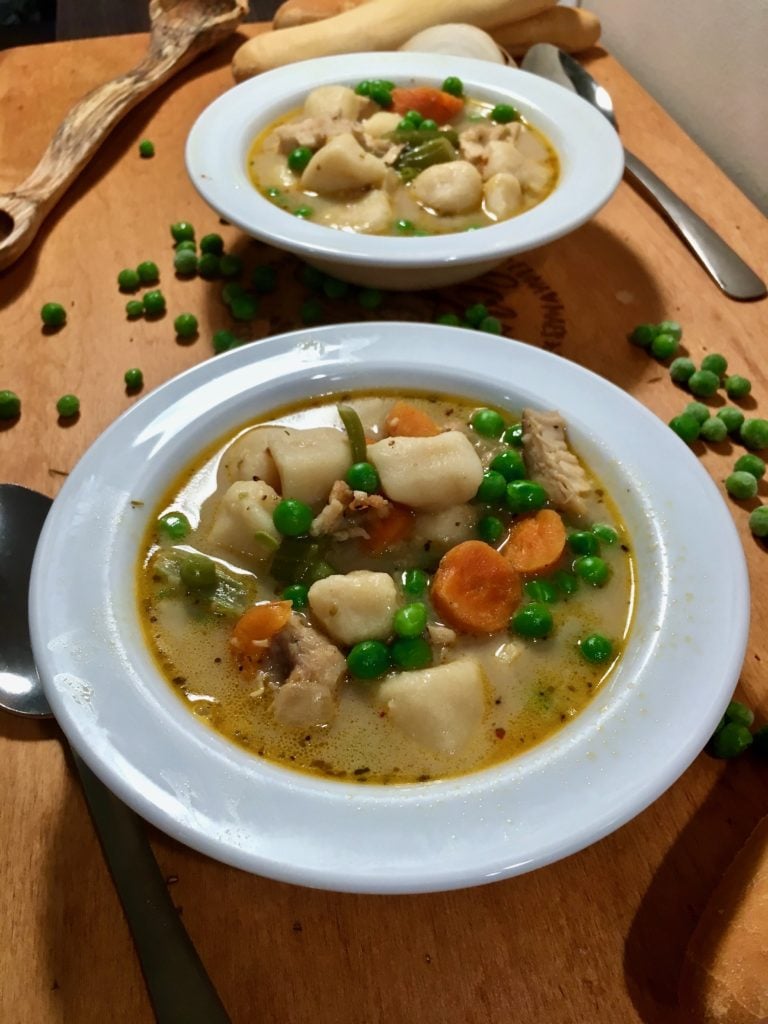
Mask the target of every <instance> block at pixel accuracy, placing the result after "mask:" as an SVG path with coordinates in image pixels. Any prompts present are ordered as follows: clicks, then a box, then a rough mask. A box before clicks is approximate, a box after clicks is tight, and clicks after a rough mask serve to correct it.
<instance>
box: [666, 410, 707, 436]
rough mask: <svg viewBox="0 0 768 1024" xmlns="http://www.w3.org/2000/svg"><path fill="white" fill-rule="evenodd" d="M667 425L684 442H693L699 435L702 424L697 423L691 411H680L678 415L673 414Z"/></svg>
mask: <svg viewBox="0 0 768 1024" xmlns="http://www.w3.org/2000/svg"><path fill="white" fill-rule="evenodd" d="M705 422H706V421H705ZM669 425H670V427H671V428H672V429H673V430H674V432H675V433H676V434H677V436H678V437H679V438H680V439H681V440H683V441H685V443H686V444H693V442H694V441H695V440H696V439H697V437H698V436H699V432H700V431H701V426H702V425H703V424H701V425H700V424H699V421H698V420H697V419H696V417H695V416H694V414H693V413H690V412H682V413H680V415H679V416H673V417H672V419H671V420H670V421H669Z"/></svg>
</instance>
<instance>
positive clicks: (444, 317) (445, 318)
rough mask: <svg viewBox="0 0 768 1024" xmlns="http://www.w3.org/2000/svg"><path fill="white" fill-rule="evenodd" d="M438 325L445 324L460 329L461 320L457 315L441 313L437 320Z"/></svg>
mask: <svg viewBox="0 0 768 1024" xmlns="http://www.w3.org/2000/svg"><path fill="white" fill-rule="evenodd" d="M435 323H436V324H443V325H444V326H446V327H458V326H459V324H460V323H461V320H460V319H459V317H458V316H456V314H455V313H441V314H440V315H439V316H438V317H437V318H436V319H435Z"/></svg>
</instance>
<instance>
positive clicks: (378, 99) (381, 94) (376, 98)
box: [368, 82, 392, 107]
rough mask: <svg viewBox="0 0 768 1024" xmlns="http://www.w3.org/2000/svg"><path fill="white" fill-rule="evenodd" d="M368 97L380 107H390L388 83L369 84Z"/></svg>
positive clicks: (390, 97)
mask: <svg viewBox="0 0 768 1024" xmlns="http://www.w3.org/2000/svg"><path fill="white" fill-rule="evenodd" d="M368 97H369V99H372V100H373V102H374V103H378V104H379V106H380V107H391V106H392V88H391V87H389V83H388V82H371V85H370V88H369V90H368Z"/></svg>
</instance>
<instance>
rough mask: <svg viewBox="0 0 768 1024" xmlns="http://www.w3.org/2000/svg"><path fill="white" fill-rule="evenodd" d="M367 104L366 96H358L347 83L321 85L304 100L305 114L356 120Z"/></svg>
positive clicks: (307, 115)
mask: <svg viewBox="0 0 768 1024" xmlns="http://www.w3.org/2000/svg"><path fill="white" fill-rule="evenodd" d="M367 104H368V100H366V98H365V97H364V96H358V95H357V94H356V93H355V91H354V89H350V88H349V86H347V85H320V86H318V87H317V89H313V90H312V92H311V93H310V94H309V96H307V98H306V100H305V101H304V114H305V116H306V117H331V118H333V119H334V120H335V119H340V118H344V119H346V120H349V121H354V120H355V118H357V117H359V116H360V112H361V111H362V109H363V108H364V107H365V106H366V105H367Z"/></svg>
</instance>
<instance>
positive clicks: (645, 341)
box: [629, 324, 656, 349]
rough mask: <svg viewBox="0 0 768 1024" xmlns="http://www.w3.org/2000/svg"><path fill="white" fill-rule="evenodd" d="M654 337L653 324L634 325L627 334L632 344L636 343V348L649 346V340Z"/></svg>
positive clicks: (654, 329)
mask: <svg viewBox="0 0 768 1024" xmlns="http://www.w3.org/2000/svg"><path fill="white" fill-rule="evenodd" d="M655 337H656V326H655V324H638V325H637V327H634V328H633V329H632V331H631V332H630V334H629V340H630V342H631V343H632V344H633V345H637V347H638V348H646V349H649V348H650V347H651V342H652V341H653V339H654V338H655Z"/></svg>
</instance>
